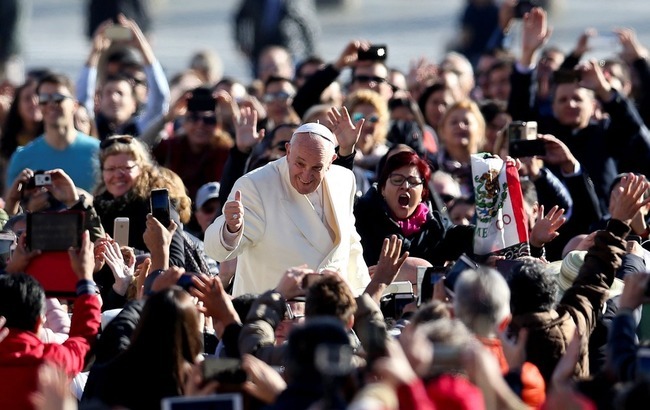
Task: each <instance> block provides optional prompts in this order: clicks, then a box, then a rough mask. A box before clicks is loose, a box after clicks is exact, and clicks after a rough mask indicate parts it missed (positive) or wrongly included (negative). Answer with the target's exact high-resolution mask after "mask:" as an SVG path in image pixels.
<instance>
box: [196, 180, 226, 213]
mask: <svg viewBox="0 0 650 410" xmlns="http://www.w3.org/2000/svg"><path fill="white" fill-rule="evenodd" d="M220 187H221V185H220V184H219V183H218V182H208V183H207V184H203V185H202V186H201V188H199V190H198V191H197V192H196V201H195V203H196V209H199V208H201V207H202V206H203V205H204V204H205V203H206V202H208V201H209V200H210V199H214V198H219V188H220Z"/></svg>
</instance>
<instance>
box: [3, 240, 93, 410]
mask: <svg viewBox="0 0 650 410" xmlns="http://www.w3.org/2000/svg"><path fill="white" fill-rule="evenodd" d="M68 254H69V257H70V263H71V266H72V270H73V271H74V274H75V275H76V277H77V279H78V282H77V285H76V298H75V299H74V309H73V312H72V313H73V314H72V319H71V320H72V322H71V326H70V333H69V337H68V338H67V340H65V341H64V342H63V343H60V344H59V343H44V342H42V341H41V340H40V339H39V338H38V336H37V335H38V333H39V330H40V329H41V327H42V325H43V320H44V317H43V316H44V312H45V293H44V290H43V287H42V286H41V285H40V284H39V283H38V282H37V281H36V279H35V278H34V277H32V276H29V275H27V274H24V273H13V274H6V275H0V316H2V317H4V318H5V319H6V323H5V326H6V328H8V329H9V334H8V335H7V337H6V338H5V340H3V341H2V343H0V364H1V365H0V375H1V376H2V380H3V383H2V384H0V407H2V408H6V409H18V408H32V404H31V402H30V398H31V395H32V394H33V393H35V392H36V389H37V384H36V381H37V374H38V369H39V366H40V365H41V364H42V363H43V362H45V361H51V362H53V363H55V364H56V365H59V366H61V367H62V368H63V369H64V370H65V372H66V373H67V374H68V376H70V377H72V376H75V375H76V374H78V373H80V372H81V371H82V370H83V369H84V367H85V365H86V363H85V359H86V354H87V353H88V352H89V351H90V348H91V346H92V344H93V343H94V341H95V338H96V337H97V334H98V332H99V328H100V305H101V301H100V298H99V296H98V295H97V293H96V286H95V282H93V267H94V265H95V264H94V257H93V244H92V242H91V241H90V236H89V234H88V232H84V233H83V235H82V244H81V247H80V248H79V249H78V250H73V249H71V250H70V251H69V252H68Z"/></svg>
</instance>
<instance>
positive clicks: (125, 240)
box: [113, 217, 129, 246]
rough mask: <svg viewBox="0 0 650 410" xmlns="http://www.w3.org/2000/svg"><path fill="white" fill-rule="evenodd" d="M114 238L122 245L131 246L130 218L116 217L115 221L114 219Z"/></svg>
mask: <svg viewBox="0 0 650 410" xmlns="http://www.w3.org/2000/svg"><path fill="white" fill-rule="evenodd" d="M113 239H115V242H117V243H118V244H119V245H120V246H129V218H126V217H120V218H115V221H113Z"/></svg>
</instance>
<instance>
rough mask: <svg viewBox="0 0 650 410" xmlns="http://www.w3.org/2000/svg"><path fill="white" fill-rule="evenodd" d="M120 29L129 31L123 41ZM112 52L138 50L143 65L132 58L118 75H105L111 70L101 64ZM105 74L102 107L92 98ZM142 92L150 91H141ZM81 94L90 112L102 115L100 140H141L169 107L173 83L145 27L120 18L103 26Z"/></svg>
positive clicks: (82, 78)
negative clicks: (123, 137)
mask: <svg viewBox="0 0 650 410" xmlns="http://www.w3.org/2000/svg"><path fill="white" fill-rule="evenodd" d="M111 30H112V31H111ZM118 30H119V31H121V32H123V33H124V34H123V36H124V37H123V38H120V37H117V36H111V33H115V32H116V31H118ZM109 49H110V50H112V51H111V52H115V51H116V49H117V50H118V51H120V50H121V52H122V53H123V54H126V55H129V56H130V55H133V53H134V52H136V51H135V50H137V51H139V52H140V54H141V55H142V59H143V60H144V61H143V62H144V64H143V65H140V63H139V62H138V61H137V60H135V59H134V57H131V60H130V61H129V63H128V64H121V65H119V66H118V68H117V70H118V71H116V72H107V73H104V71H107V70H106V69H107V68H108V67H101V68H100V67H98V65H99V63H100V61H101V57H102V54H103V53H104V52H106V51H107V50H109ZM124 50H126V51H124ZM100 70H101V71H102V73H103V74H106V78H103V79H102V82H101V85H100V89H99V100H98V107H95V106H94V99H93V96H94V95H95V85H96V83H97V76H98V71H100ZM143 71H144V75H142V72H143ZM142 77H144V78H142ZM143 89H144V91H146V92H142V91H143ZM77 91H78V94H77V96H78V98H79V101H82V102H83V104H84V106H85V107H86V109H87V110H88V112H90V113H95V112H97V115H96V117H95V123H96V125H97V130H98V133H99V138H100V139H101V140H104V139H105V138H106V137H107V136H109V135H115V134H130V135H134V136H138V135H140V134H141V133H143V132H144V131H145V130H146V129H147V127H148V126H149V125H150V124H151V123H152V122H153V121H154V120H155V119H157V118H159V117H161V116H163V115H164V114H165V113H166V111H167V109H168V107H169V99H170V92H169V85H168V83H167V77H166V76H165V73H164V72H163V69H162V66H161V65H160V62H159V61H158V60H157V59H156V56H155V55H154V52H153V49H152V48H151V45H150V44H149V42H148V41H147V39H146V37H145V36H144V34H143V33H142V31H141V30H140V27H139V26H138V25H137V24H136V22H135V21H133V20H130V19H128V18H126V17H125V16H124V15H120V16H119V17H118V19H117V22H116V23H113V22H112V21H107V22H104V23H102V24H101V25H100V26H99V27H98V29H97V32H96V33H95V34H94V37H93V43H92V49H91V52H90V55H89V57H88V60H87V62H86V65H84V67H83V70H82V72H81V74H80V76H79V80H78V90H77ZM142 94H145V95H144V96H143V95H142Z"/></svg>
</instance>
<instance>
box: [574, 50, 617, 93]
mask: <svg viewBox="0 0 650 410" xmlns="http://www.w3.org/2000/svg"><path fill="white" fill-rule="evenodd" d="M576 70H578V71H579V72H580V86H581V87H585V88H588V89H590V90H593V91H594V92H595V93H596V96H598V98H600V99H601V100H602V101H609V100H610V99H611V93H612V86H611V84H610V83H609V81H607V78H605V74H603V70H602V69H601V68H600V64H599V63H598V61H596V60H595V59H591V60H589V61H585V62H584V63H582V64H580V65H579V66H578V67H576Z"/></svg>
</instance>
